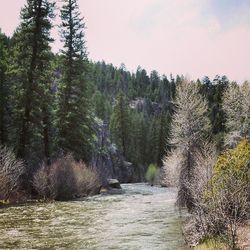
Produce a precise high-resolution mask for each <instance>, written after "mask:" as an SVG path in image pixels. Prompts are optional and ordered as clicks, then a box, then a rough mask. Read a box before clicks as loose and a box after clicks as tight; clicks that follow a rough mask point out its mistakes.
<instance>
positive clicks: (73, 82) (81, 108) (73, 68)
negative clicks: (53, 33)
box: [57, 0, 93, 161]
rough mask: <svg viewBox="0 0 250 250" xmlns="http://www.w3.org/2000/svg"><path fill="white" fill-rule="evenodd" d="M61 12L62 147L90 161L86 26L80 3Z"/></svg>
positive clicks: (70, 2)
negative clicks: (62, 42)
mask: <svg viewBox="0 0 250 250" xmlns="http://www.w3.org/2000/svg"><path fill="white" fill-rule="evenodd" d="M63 2H64V5H63V6H62V8H61V19H62V24H61V26H60V27H61V37H62V40H63V41H64V49H63V50H62V57H61V59H62V64H61V65H60V69H61V70H62V76H61V79H60V84H59V91H58V109H57V127H58V137H59V138H58V147H59V148H60V149H61V150H62V151H63V152H64V153H72V154H73V156H74V157H75V158H76V159H82V160H85V161H89V160H90V158H91V152H92V142H93V138H92V133H93V131H92V129H91V126H92V114H91V108H90V99H89V92H88V82H87V80H86V74H87V67H88V62H87V52H86V47H85V38H84V29H85V24H84V22H83V19H82V18H80V13H79V7H78V5H77V1H76V0H64V1H63Z"/></svg>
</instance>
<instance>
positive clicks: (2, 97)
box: [0, 29, 10, 144]
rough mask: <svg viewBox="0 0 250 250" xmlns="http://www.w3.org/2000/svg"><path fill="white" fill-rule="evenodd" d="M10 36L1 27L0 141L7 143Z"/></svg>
mask: <svg viewBox="0 0 250 250" xmlns="http://www.w3.org/2000/svg"><path fill="white" fill-rule="evenodd" d="M8 53H9V41H8V38H7V37H6V36H5V35H4V34H3V33H1V29H0V143H1V144H6V143H7V141H8V128H7V127H8V126H7V124H8V123H9V120H8V109H9V97H10V84H9V83H8V81H7V69H8Z"/></svg>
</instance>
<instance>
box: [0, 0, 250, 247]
mask: <svg viewBox="0 0 250 250" xmlns="http://www.w3.org/2000/svg"><path fill="white" fill-rule="evenodd" d="M54 13H55V3H53V2H52V1H49V0H38V1H34V0H27V3H26V5H25V6H24V7H23V8H22V11H21V14H20V15H21V23H20V24H19V26H18V27H17V29H16V30H15V32H14V34H13V36H12V37H7V36H6V35H5V34H4V33H2V32H0V144H1V148H0V200H5V201H7V200H22V199H26V198H27V197H33V198H34V197H40V198H44V199H58V200H64V199H71V198H74V197H81V196H83V195H89V194H94V193H97V192H99V190H100V187H101V186H102V185H105V183H106V180H107V179H108V178H117V179H119V181H120V182H142V181H145V176H147V175H146V172H147V169H148V166H149V165H150V166H151V169H152V166H154V167H155V169H160V171H159V174H158V176H157V177H156V178H155V180H153V181H152V182H160V183H161V184H162V186H167V187H168V186H176V185H177V186H178V190H179V191H178V201H177V204H178V205H179V206H180V207H187V208H188V210H189V212H190V213H191V214H193V217H192V218H191V219H190V221H189V222H188V225H189V227H188V228H189V229H188V230H187V231H188V232H187V234H189V235H190V234H191V235H193V236H192V237H193V238H192V237H189V240H190V239H191V240H190V241H192V242H199V241H201V240H202V239H204V238H209V237H211V236H216V235H225V232H227V234H226V235H227V237H228V238H227V239H230V241H229V245H230V247H232V249H236V245H235V244H236V242H237V240H236V238H237V226H238V225H240V224H242V223H243V222H244V221H246V220H248V219H249V201H250V197H249V193H250V192H249V191H250V190H249V178H250V175H249V168H250V165H249V164H250V163H249V162H250V145H249V139H250V85H249V83H248V82H244V83H240V84H238V83H236V82H231V81H230V80H229V79H228V78H227V77H226V76H219V75H216V76H215V77H214V79H209V77H207V76H204V77H203V78H202V79H197V80H196V81H190V80H188V79H186V78H185V77H184V76H182V75H177V76H173V75H169V76H167V75H160V74H159V73H158V72H157V71H155V70H154V71H152V72H147V71H146V70H145V69H143V68H141V67H140V66H138V68H137V70H136V71H135V72H130V71H129V70H127V69H126V67H125V65H124V64H121V66H120V67H116V66H114V65H112V64H109V63H106V62H104V61H102V62H93V61H90V60H88V57H87V55H88V52H87V48H86V41H85V23H84V20H83V18H82V17H81V16H80V13H79V9H78V5H77V1H76V0H64V1H63V6H62V8H61V10H60V18H61V24H60V26H59V32H60V35H61V39H62V41H63V47H62V48H61V50H60V52H59V53H57V54H55V53H52V50H51V44H52V43H53V39H52V37H51V35H50V32H51V29H52V26H53V19H54V17H55V14H54ZM0 31H1V30H0ZM142 63H143V62H142ZM152 172H154V171H152ZM152 175H154V173H152ZM149 179H150V177H149ZM153 179H154V178H153ZM236 189H237V191H236ZM190 228H191V232H190ZM228 228H230V229H231V231H230V232H229V233H228Z"/></svg>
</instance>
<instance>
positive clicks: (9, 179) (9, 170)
mask: <svg viewBox="0 0 250 250" xmlns="http://www.w3.org/2000/svg"><path fill="white" fill-rule="evenodd" d="M24 172H25V166H24V164H23V162H22V161H21V160H17V159H16V158H15V154H14V153H13V152H12V151H11V150H9V149H7V148H6V147H1V146H0V200H5V201H6V200H8V199H9V198H10V197H11V196H12V195H14V194H15V193H16V192H18V191H19V190H20V188H21V176H22V175H23V174H24Z"/></svg>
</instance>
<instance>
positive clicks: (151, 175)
mask: <svg viewBox="0 0 250 250" xmlns="http://www.w3.org/2000/svg"><path fill="white" fill-rule="evenodd" d="M157 174H158V168H157V166H156V165H155V164H150V165H149V166H148V169H147V172H146V176H145V178H146V180H147V181H148V182H149V183H150V184H151V185H153V184H154V181H155V178H156V176H157Z"/></svg>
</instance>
